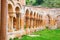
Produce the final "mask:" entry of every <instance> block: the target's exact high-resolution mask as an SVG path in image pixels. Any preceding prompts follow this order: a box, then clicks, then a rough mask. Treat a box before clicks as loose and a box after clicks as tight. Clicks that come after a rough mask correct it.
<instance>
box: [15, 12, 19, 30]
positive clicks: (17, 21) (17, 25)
mask: <svg viewBox="0 0 60 40" xmlns="http://www.w3.org/2000/svg"><path fill="white" fill-rule="evenodd" d="M19 16H20V15H19V14H17V13H16V31H17V30H19V21H20V20H19Z"/></svg>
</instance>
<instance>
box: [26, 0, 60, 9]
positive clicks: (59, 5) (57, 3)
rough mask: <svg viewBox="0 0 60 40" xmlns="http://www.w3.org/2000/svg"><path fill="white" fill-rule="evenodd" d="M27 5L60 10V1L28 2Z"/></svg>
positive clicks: (36, 0)
mask: <svg viewBox="0 0 60 40" xmlns="http://www.w3.org/2000/svg"><path fill="white" fill-rule="evenodd" d="M26 4H27V5H33V6H43V7H50V8H52V7H55V8H60V0H26Z"/></svg>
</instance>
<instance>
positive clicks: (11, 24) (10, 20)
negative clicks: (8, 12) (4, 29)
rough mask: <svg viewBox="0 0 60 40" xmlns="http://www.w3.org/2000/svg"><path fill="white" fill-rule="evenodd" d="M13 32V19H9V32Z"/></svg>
mask: <svg viewBox="0 0 60 40" xmlns="http://www.w3.org/2000/svg"><path fill="white" fill-rule="evenodd" d="M12 31H13V17H12V16H11V17H9V18H8V32H12Z"/></svg>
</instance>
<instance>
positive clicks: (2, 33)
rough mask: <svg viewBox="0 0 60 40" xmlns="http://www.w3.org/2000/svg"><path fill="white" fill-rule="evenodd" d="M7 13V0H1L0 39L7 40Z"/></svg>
mask: <svg viewBox="0 0 60 40" xmlns="http://www.w3.org/2000/svg"><path fill="white" fill-rule="evenodd" d="M7 14H8V4H7V0H1V26H0V40H7V38H6V37H7V35H6V33H7V32H6V28H7Z"/></svg>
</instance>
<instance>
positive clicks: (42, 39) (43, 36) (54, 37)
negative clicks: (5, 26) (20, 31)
mask: <svg viewBox="0 0 60 40" xmlns="http://www.w3.org/2000/svg"><path fill="white" fill-rule="evenodd" d="M32 34H34V35H39V37H30V36H28V35H25V36H22V38H21V39H19V40H60V29H56V30H48V29H45V30H40V31H37V32H34V33H32Z"/></svg>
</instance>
